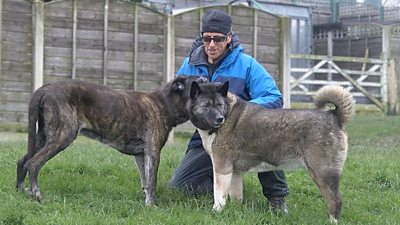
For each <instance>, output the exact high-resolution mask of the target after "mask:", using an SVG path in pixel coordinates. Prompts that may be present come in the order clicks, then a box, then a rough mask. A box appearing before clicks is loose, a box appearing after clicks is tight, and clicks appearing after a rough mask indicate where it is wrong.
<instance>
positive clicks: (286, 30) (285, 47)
mask: <svg viewBox="0 0 400 225" xmlns="http://www.w3.org/2000/svg"><path fill="white" fill-rule="evenodd" d="M280 44H281V54H280V55H281V57H280V58H281V59H280V73H279V74H278V76H279V81H280V85H279V86H280V89H281V90H282V94H283V108H290V54H291V46H290V44H291V19H290V18H289V17H282V19H281V43H280Z"/></svg>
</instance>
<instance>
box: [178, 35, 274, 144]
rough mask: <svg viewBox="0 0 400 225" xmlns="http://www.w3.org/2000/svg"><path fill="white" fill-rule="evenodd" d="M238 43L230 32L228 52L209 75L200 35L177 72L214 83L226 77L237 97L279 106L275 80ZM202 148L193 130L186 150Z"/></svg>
mask: <svg viewBox="0 0 400 225" xmlns="http://www.w3.org/2000/svg"><path fill="white" fill-rule="evenodd" d="M243 51H244V49H243V48H242V47H241V46H240V44H239V38H238V37H237V35H236V34H233V36H232V41H231V44H230V45H229V46H228V52H227V54H226V55H225V56H224V57H223V58H222V59H221V61H220V66H219V67H218V68H217V69H216V70H215V72H214V74H211V75H210V74H208V64H207V56H206V54H205V50H204V46H203V43H202V41H201V37H199V38H198V39H197V40H196V41H195V42H194V43H193V45H192V50H191V52H190V54H189V57H187V58H186V59H185V60H184V62H183V64H182V66H181V68H180V69H179V70H178V72H177V75H189V76H190V75H201V76H204V77H206V78H207V79H209V80H211V81H213V82H221V83H224V82H225V81H227V80H229V91H230V92H232V93H234V94H236V95H237V96H239V97H240V98H242V99H244V100H246V101H250V102H253V103H256V104H261V105H262V106H264V107H266V108H270V109H274V108H282V94H281V92H280V91H279V89H278V88H277V86H276V84H275V81H274V79H273V78H272V77H271V75H270V74H269V73H268V72H267V71H266V70H265V69H264V67H263V66H261V65H260V64H259V63H258V62H257V61H256V60H255V59H254V58H252V57H251V56H249V55H246V54H245V53H244V52H243ZM194 147H202V146H201V139H200V135H199V134H198V133H197V132H196V133H195V134H194V136H193V137H192V140H191V141H190V143H189V147H188V149H191V148H194Z"/></svg>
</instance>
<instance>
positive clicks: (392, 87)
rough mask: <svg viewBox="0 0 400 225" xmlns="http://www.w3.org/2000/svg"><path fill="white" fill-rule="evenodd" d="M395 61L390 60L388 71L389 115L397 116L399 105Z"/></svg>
mask: <svg viewBox="0 0 400 225" xmlns="http://www.w3.org/2000/svg"><path fill="white" fill-rule="evenodd" d="M395 65H396V64H395V62H394V59H390V60H389V66H388V67H389V69H388V107H387V115H396V114H397V113H399V104H398V102H397V88H398V87H397V77H396V70H395Z"/></svg>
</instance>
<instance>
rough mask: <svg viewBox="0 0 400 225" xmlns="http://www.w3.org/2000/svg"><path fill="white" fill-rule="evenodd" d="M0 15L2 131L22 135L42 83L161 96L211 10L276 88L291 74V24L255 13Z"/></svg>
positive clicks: (26, 10)
mask: <svg viewBox="0 0 400 225" xmlns="http://www.w3.org/2000/svg"><path fill="white" fill-rule="evenodd" d="M0 7H1V8H0V9H1V10H0V18H1V21H2V22H1V23H0V31H1V32H0V35H1V38H0V39H1V42H0V56H1V57H2V58H1V59H0V67H1V68H0V82H1V84H0V126H1V124H6V125H7V126H9V125H18V126H22V127H25V124H26V122H27V109H28V102H29V98H30V95H31V92H32V91H33V90H35V89H37V88H38V87H40V86H41V85H42V84H43V83H48V82H52V81H58V80H66V79H79V80H85V81H90V82H95V83H100V84H105V85H107V86H110V87H111V88H114V89H134V90H140V91H151V90H155V89H158V88H159V87H160V86H161V85H162V84H164V83H165V82H166V81H168V80H169V79H171V78H172V77H173V76H174V74H175V71H177V69H178V67H179V66H180V64H181V63H182V61H183V58H184V57H185V56H186V55H187V54H188V53H189V50H190V47H191V45H192V42H193V40H194V38H195V37H196V36H197V34H198V32H199V30H200V27H201V26H200V21H201V16H202V15H203V14H204V13H205V12H206V11H208V10H210V9H211V8H213V9H215V8H217V9H221V10H224V11H226V12H228V13H229V14H230V15H231V17H232V21H233V29H234V31H235V32H236V33H237V34H238V35H239V38H240V41H241V44H242V45H243V47H244V48H245V51H246V53H248V54H250V55H252V56H254V57H256V58H257V60H258V61H259V62H260V63H261V64H262V65H263V66H264V67H265V68H267V70H268V71H269V72H270V73H271V74H272V75H273V76H274V77H275V79H276V80H277V82H278V84H279V86H280V87H281V88H283V79H282V77H283V74H284V73H289V72H288V71H289V69H288V65H289V63H287V59H288V57H287V56H288V55H289V53H290V46H289V44H288V43H290V20H289V19H288V18H283V17H278V16H275V15H271V14H268V13H266V12H263V11H260V10H258V9H254V8H249V7H245V6H214V7H203V8H198V9H194V10H190V11H187V12H184V13H181V14H178V15H166V14H162V13H159V12H157V11H155V10H153V9H151V8H148V7H145V6H143V5H140V4H136V3H132V2H126V1H117V0H102V1H99V0H63V1H53V2H50V3H44V2H43V1H28V0H6V1H3V0H0ZM283 40H286V42H284V41H283ZM288 40H289V42H288Z"/></svg>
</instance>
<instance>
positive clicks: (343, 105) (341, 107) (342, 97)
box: [314, 85, 355, 129]
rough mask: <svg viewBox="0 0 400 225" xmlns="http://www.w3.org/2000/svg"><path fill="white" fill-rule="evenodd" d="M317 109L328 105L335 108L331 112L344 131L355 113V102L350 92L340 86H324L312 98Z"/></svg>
mask: <svg viewBox="0 0 400 225" xmlns="http://www.w3.org/2000/svg"><path fill="white" fill-rule="evenodd" d="M314 103H315V105H316V106H317V108H319V109H322V108H325V107H326V106H327V105H328V104H329V103H330V104H333V105H334V106H335V109H333V110H332V111H333V112H334V113H335V115H336V116H337V118H338V121H339V123H340V126H341V127H342V128H343V129H345V127H346V125H347V124H348V123H349V122H350V120H351V117H352V116H353V115H354V112H355V101H354V99H353V96H352V95H351V94H350V92H349V91H348V90H346V89H344V88H343V87H341V86H333V85H332V86H324V87H322V88H321V89H319V90H318V92H317V94H316V95H315V97H314Z"/></svg>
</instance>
